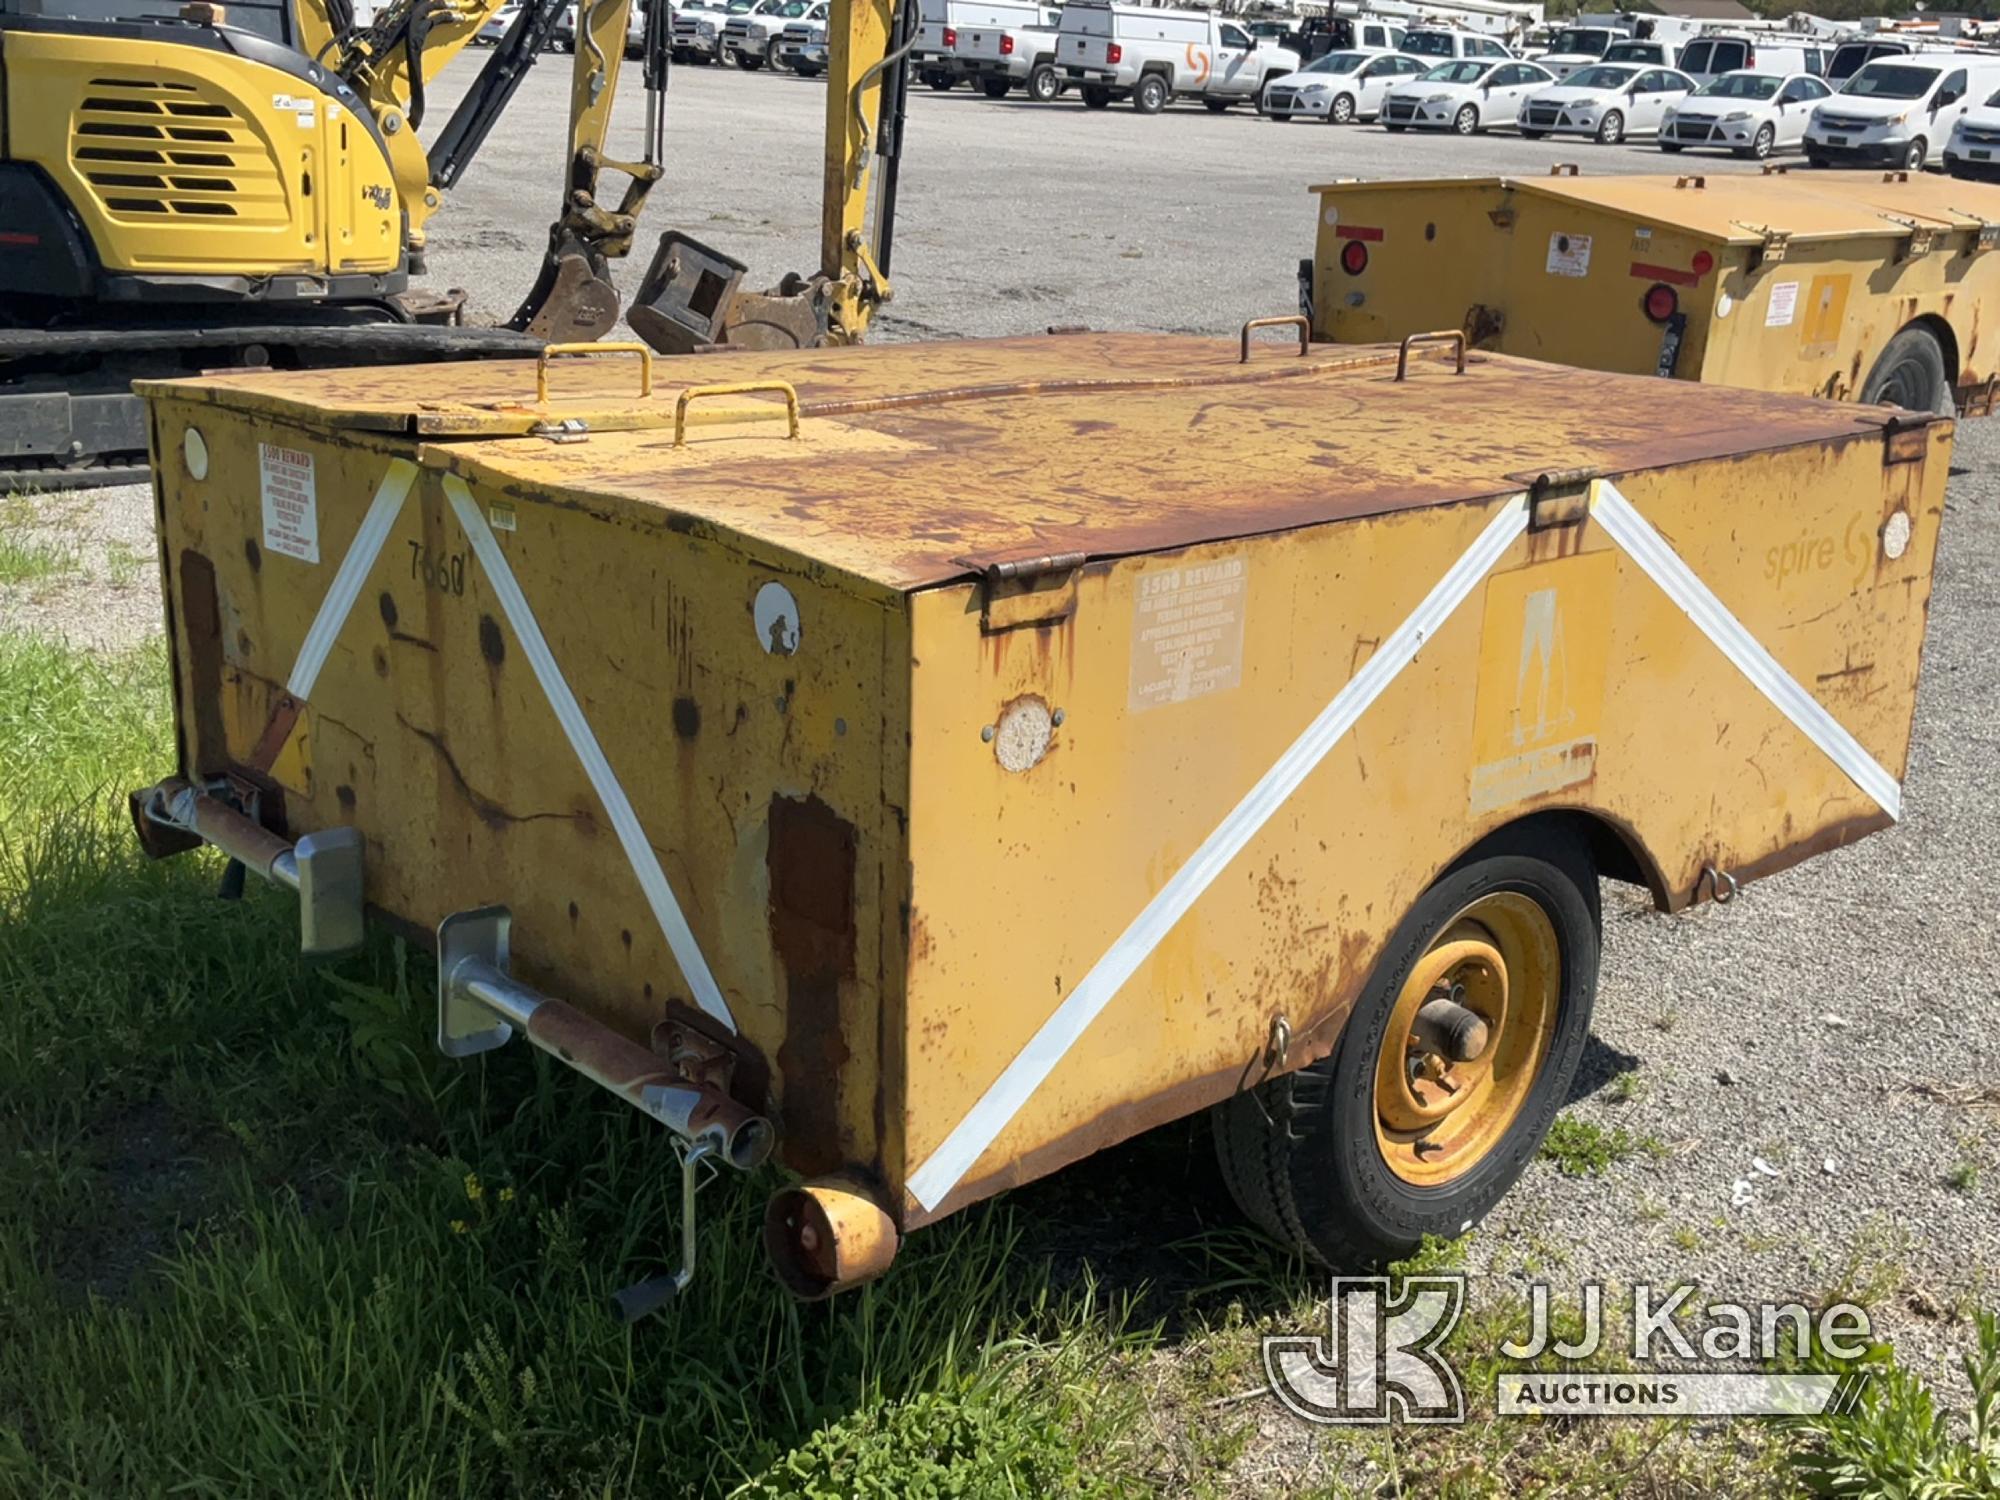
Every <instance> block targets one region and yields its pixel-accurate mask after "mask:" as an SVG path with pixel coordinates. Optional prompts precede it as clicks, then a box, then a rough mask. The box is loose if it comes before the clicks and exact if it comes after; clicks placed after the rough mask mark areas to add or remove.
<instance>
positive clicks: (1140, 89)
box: [1132, 73, 1168, 115]
mask: <svg viewBox="0 0 2000 1500" xmlns="http://www.w3.org/2000/svg"><path fill="white" fill-rule="evenodd" d="M1167 98H1168V90H1167V80H1166V79H1164V78H1162V77H1161V76H1160V75H1159V74H1158V73H1148V74H1146V76H1145V77H1143V78H1141V79H1140V80H1139V81H1138V83H1136V84H1134V85H1133V87H1132V107H1133V108H1134V109H1136V110H1138V111H1139V113H1140V114H1142V115H1156V114H1158V113H1159V112H1160V111H1161V110H1163V109H1165V108H1166V107H1167Z"/></svg>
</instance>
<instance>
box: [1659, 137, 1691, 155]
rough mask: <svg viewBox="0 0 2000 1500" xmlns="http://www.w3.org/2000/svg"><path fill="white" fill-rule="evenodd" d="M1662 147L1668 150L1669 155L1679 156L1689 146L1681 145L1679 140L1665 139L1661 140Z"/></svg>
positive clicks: (1663, 149)
mask: <svg viewBox="0 0 2000 1500" xmlns="http://www.w3.org/2000/svg"><path fill="white" fill-rule="evenodd" d="M1660 149H1661V150H1662V151H1664V152H1666V153H1667V155H1669V156H1679V155H1680V154H1681V152H1683V151H1685V150H1686V149H1687V148H1686V147H1685V146H1683V145H1681V143H1680V142H1679V141H1666V140H1663V141H1661V142H1660Z"/></svg>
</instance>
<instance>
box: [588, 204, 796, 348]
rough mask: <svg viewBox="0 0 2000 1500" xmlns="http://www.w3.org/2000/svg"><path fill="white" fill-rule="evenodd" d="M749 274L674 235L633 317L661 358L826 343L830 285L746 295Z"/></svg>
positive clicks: (656, 259)
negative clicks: (706, 351) (723, 347)
mask: <svg viewBox="0 0 2000 1500" xmlns="http://www.w3.org/2000/svg"><path fill="white" fill-rule="evenodd" d="M747 269H748V268H747V267H746V266H745V265H744V264H743V262H742V261H740V260H737V259H735V258H734V257H733V256H728V255H724V254H723V253H722V252H721V251H719V250H715V249H712V248H710V247H709V246H707V245H704V244H702V243H701V241H699V240H696V239H692V238H690V237H689V236H687V235H685V234H682V233H681V232H680V231H679V230H677V229H670V230H668V231H667V232H666V233H665V234H663V235H661V236H660V244H659V248H658V249H657V250H655V251H654V252H653V263H652V264H651V265H650V266H648V267H647V268H646V277H645V280H643V281H641V282H640V283H639V296H638V299H637V301H635V302H634V303H633V305H632V310H631V312H630V313H628V314H627V315H626V321H627V322H629V323H630V324H631V325H632V331H633V332H634V333H636V334H638V335H639V337H640V338H642V339H644V340H645V341H646V342H647V343H649V344H651V345H652V346H653V347H654V348H655V349H657V350H659V351H660V353H662V354H693V353H695V352H697V351H699V350H703V349H713V348H716V347H718V346H721V345H727V346H729V347H730V348H734V349H813V348H818V347H819V346H821V345H823V344H825V343H826V342H827V311H826V309H827V286H828V284H827V282H826V280H825V278H823V277H813V278H810V279H808V278H805V277H800V276H787V277H786V278H785V279H784V281H783V282H782V283H781V284H780V285H779V286H778V288H777V289H776V290H775V291H769V292H746V291H744V290H743V276H744V273H745V271H746V270H747Z"/></svg>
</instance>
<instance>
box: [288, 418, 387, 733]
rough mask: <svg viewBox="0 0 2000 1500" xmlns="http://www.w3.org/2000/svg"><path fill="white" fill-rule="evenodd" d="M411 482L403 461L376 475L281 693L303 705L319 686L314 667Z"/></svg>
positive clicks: (372, 563) (336, 636)
mask: <svg viewBox="0 0 2000 1500" xmlns="http://www.w3.org/2000/svg"><path fill="white" fill-rule="evenodd" d="M416 480H417V466H416V465H415V464H413V463H411V462H410V461H409V460H408V459H407V458H392V459H390V460H389V472H388V473H386V474H384V475H383V476H382V483H381V485H380V487H379V488H377V489H376V491H375V498H374V499H373V500H371V501H370V502H369V503H368V514H367V515H365V516H363V517H362V518H361V529H360V530H359V531H357V532H355V533H354V540H353V541H352V542H350V543H349V544H348V548H347V555H346V556H345V557H343V558H341V560H340V567H339V569H338V571H336V572H335V573H334V575H333V584H332V586H331V587H330V588H328V589H327V591H326V597H325V598H324V599H322V600H320V602H319V613H318V614H316V615H314V616H313V622H312V629H310V630H308V631H307V632H306V638H305V642H304V644H302V645H301V646H300V647H299V659H298V660H297V661H295V662H293V663H292V675H291V677H290V678H289V679H288V680H287V681H286V683H285V691H286V692H288V693H290V694H291V695H292V696H293V697H294V698H298V699H301V700H303V699H309V698H311V697H312V690H313V687H314V685H315V684H317V683H318V681H319V673H320V668H322V667H324V666H325V665H326V658H327V656H328V654H329V653H331V652H332V650H333V643H334V642H335V641H336V640H337V639H339V637H340V630H341V627H342V626H343V625H345V624H346V623H347V616H348V614H349V612H350V611H352V610H353V608H354V601H355V600H356V599H357V598H358V597H360V594H361V585H362V584H364V583H366V582H367V581H368V574H369V572H370V571H371V570H372V569H373V568H374V566H375V559H376V558H377V557H379V556H381V554H382V544H383V543H384V542H386V541H388V540H389V531H390V528H391V527H393V526H394V525H395V524H396V517H397V516H399V515H401V514H402V511H403V501H404V500H405V499H407V498H408V497H409V493H410V486H411V485H413V484H415V483H416Z"/></svg>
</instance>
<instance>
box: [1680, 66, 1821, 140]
mask: <svg viewBox="0 0 2000 1500" xmlns="http://www.w3.org/2000/svg"><path fill="white" fill-rule="evenodd" d="M1832 92H1833V90H1832V89H1830V88H1828V87H1827V86H1826V85H1825V84H1824V83H1822V82H1820V80H1819V79H1817V78H1815V77H1813V76H1812V74H1810V73H1793V74H1791V75H1789V76H1786V75H1783V74H1779V73H1724V74H1723V75H1722V76H1721V77H1720V78H1718V79H1716V80H1715V81H1714V82H1713V83H1709V84H1704V85H1703V86H1702V87H1701V89H1699V90H1698V91H1697V92H1695V93H1692V94H1689V95H1688V96H1687V97H1686V98H1685V99H1683V100H1681V101H1680V102H1679V103H1678V104H1675V105H1673V106H1672V107H1671V108H1669V109H1668V110H1667V118H1666V122H1665V123H1664V124H1663V125H1661V126H1660V149H1661V150H1662V151H1667V152H1674V151H1683V150H1686V149H1687V148H1688V147H1690V146H1707V147H1720V148H1721V149H1723V150H1726V151H1733V152H1735V153H1736V154H1737V155H1738V156H1748V157H1754V158H1756V159H1757V160H1759V161H1762V160H1763V159H1764V158H1765V157H1767V156H1769V155H1770V154H1771V153H1772V152H1773V151H1789V150H1791V149H1793V148H1794V147H1796V146H1797V145H1798V144H1799V143H1800V142H1801V141H1803V140H1804V139H1805V138H1806V122H1807V121H1808V120H1810V119H1811V118H1812V112H1813V106H1814V105H1815V104H1817V103H1819V101H1820V100H1822V99H1824V98H1825V97H1826V96H1827V95H1828V94H1830V93H1832Z"/></svg>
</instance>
